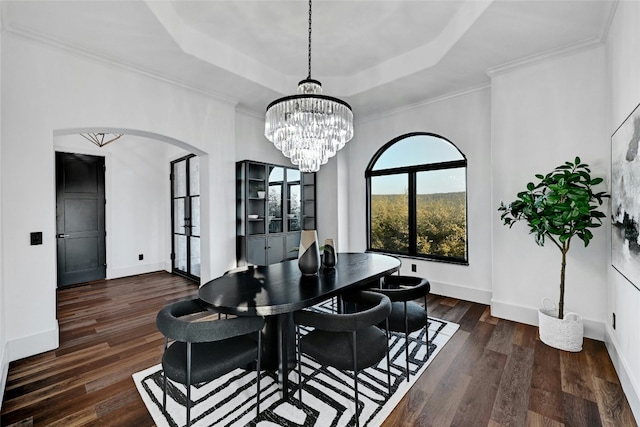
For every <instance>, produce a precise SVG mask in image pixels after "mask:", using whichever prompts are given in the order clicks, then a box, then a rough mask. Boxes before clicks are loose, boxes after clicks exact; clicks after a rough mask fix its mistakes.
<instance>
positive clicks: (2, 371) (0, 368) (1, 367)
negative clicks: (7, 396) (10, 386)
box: [0, 345, 9, 410]
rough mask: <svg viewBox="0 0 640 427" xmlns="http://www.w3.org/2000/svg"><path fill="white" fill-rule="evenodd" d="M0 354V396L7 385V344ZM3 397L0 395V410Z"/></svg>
mask: <svg viewBox="0 0 640 427" xmlns="http://www.w3.org/2000/svg"><path fill="white" fill-rule="evenodd" d="M0 350H2V355H0V396H4V389H5V388H6V387H7V375H8V374H9V360H7V346H6V345H5V346H4V348H2V349H0ZM3 401H4V398H3V397H0V410H2V403H3Z"/></svg>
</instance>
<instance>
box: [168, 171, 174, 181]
mask: <svg viewBox="0 0 640 427" xmlns="http://www.w3.org/2000/svg"><path fill="white" fill-rule="evenodd" d="M173 179H174V175H173V174H172V173H170V174H169V181H173Z"/></svg>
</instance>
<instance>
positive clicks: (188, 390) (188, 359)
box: [187, 342, 191, 427]
mask: <svg viewBox="0 0 640 427" xmlns="http://www.w3.org/2000/svg"><path fill="white" fill-rule="evenodd" d="M190 426H191V343H190V342H188V343H187V427H190Z"/></svg>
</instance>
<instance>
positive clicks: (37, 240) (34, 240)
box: [30, 231, 42, 246]
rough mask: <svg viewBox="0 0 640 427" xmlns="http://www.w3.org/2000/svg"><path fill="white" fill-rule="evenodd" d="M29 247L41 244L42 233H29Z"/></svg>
mask: <svg viewBox="0 0 640 427" xmlns="http://www.w3.org/2000/svg"><path fill="white" fill-rule="evenodd" d="M30 238H31V245H32V246H33V245H41V244H42V231H35V232H33V233H31V235H30Z"/></svg>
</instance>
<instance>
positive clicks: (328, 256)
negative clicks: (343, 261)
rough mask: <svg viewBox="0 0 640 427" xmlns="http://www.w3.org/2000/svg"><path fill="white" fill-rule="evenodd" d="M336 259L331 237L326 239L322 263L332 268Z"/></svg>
mask: <svg viewBox="0 0 640 427" xmlns="http://www.w3.org/2000/svg"><path fill="white" fill-rule="evenodd" d="M337 261H338V257H337V255H336V248H335V246H334V245H333V239H326V240H325V241H324V250H323V253H322V265H324V266H325V267H326V268H334V267H335V266H336V262H337Z"/></svg>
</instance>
